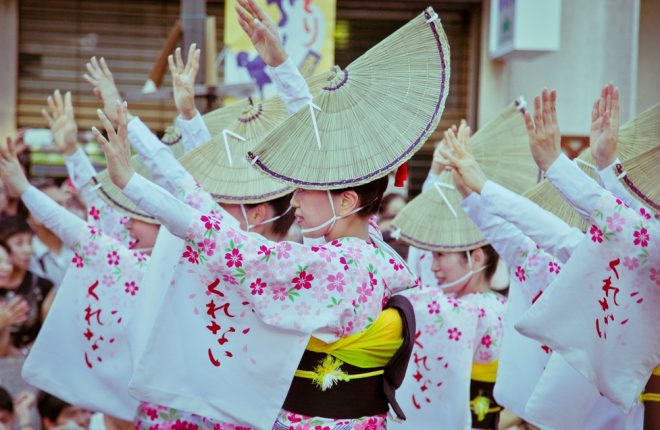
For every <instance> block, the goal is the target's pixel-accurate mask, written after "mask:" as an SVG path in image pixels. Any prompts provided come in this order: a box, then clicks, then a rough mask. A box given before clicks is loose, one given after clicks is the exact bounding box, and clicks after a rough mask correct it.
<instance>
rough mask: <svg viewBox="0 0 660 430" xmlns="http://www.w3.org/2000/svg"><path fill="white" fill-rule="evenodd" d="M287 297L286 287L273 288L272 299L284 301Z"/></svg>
mask: <svg viewBox="0 0 660 430" xmlns="http://www.w3.org/2000/svg"><path fill="white" fill-rule="evenodd" d="M287 297H289V292H288V291H287V289H286V288H284V287H280V288H275V289H274V290H273V300H279V301H282V302H283V301H285V300H286V298H287Z"/></svg>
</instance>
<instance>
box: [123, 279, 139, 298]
mask: <svg viewBox="0 0 660 430" xmlns="http://www.w3.org/2000/svg"><path fill="white" fill-rule="evenodd" d="M124 287H126V288H125V289H124V291H126V292H127V293H128V294H130V295H131V296H134V295H135V293H137V292H138V290H139V289H140V287H138V286H137V284H136V283H135V281H130V282H124Z"/></svg>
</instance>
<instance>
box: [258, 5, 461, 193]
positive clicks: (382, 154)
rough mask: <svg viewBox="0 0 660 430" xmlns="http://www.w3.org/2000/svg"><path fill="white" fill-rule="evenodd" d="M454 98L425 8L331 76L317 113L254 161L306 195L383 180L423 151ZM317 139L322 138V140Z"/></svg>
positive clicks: (298, 118)
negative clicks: (304, 190)
mask: <svg viewBox="0 0 660 430" xmlns="http://www.w3.org/2000/svg"><path fill="white" fill-rule="evenodd" d="M448 90H449V45H448V44H447V39H446V36H445V33H444V31H443V29H442V26H441V25H440V20H439V19H438V17H437V14H435V12H434V11H433V9H432V8H427V9H426V10H425V11H424V12H423V13H422V14H420V15H419V16H417V17H416V18H414V19H413V20H412V21H410V22H409V23H408V24H406V25H405V26H403V27H402V28H401V29H399V30H398V31H396V32H395V33H394V34H392V35H390V36H389V37H388V38H386V39H385V40H383V41H382V42H380V43H379V44H378V45H376V46H374V47H373V48H371V49H370V50H369V51H368V52H367V53H365V54H364V55H362V56H361V57H360V58H358V59H357V60H355V61H354V62H353V63H351V64H350V65H349V66H348V67H347V68H346V69H345V70H340V69H339V68H338V67H335V68H334V76H333V77H332V79H331V80H330V82H328V83H327V85H326V86H325V87H324V88H323V89H322V90H321V91H320V93H319V94H318V95H316V96H315V97H314V100H313V102H314V104H315V105H316V107H318V109H316V108H315V107H313V106H310V107H309V108H305V109H302V110H301V111H299V112H297V113H296V114H294V115H292V116H291V117H290V118H288V119H287V120H286V121H284V122H283V123H282V124H280V126H278V127H277V128H276V129H274V130H273V131H272V132H271V133H269V134H268V135H267V136H265V137H263V138H262V139H261V140H260V142H258V144H257V147H256V148H255V149H254V150H253V151H252V152H251V153H250V154H249V157H250V159H251V160H252V162H253V163H254V164H255V166H257V167H258V168H259V169H260V170H262V171H264V172H265V173H266V174H268V175H269V176H272V177H274V178H276V179H279V180H281V181H283V182H285V183H287V184H289V185H291V186H294V187H298V188H307V189H323V190H327V189H339V188H345V187H351V186H357V185H361V184H365V183H367V182H371V181H373V180H375V179H378V178H380V177H382V176H385V175H386V174H387V173H389V172H390V171H391V170H393V169H395V168H397V167H398V166H399V165H401V164H402V163H404V162H405V161H406V160H408V159H409V158H410V157H412V156H413V154H414V153H415V152H416V151H417V150H418V149H420V148H421V147H422V145H423V144H424V142H425V141H426V139H427V138H428V137H429V136H430V135H431V133H433V131H434V130H435V128H436V127H437V125H438V122H439V120H440V116H441V115H442V111H443V109H444V104H445V99H446V97H447V92H448ZM317 132H318V134H317Z"/></svg>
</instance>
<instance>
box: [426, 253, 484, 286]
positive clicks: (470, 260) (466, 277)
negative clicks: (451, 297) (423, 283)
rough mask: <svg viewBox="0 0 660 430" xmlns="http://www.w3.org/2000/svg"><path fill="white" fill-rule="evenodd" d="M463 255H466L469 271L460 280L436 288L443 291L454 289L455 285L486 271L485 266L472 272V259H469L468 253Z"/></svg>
mask: <svg viewBox="0 0 660 430" xmlns="http://www.w3.org/2000/svg"><path fill="white" fill-rule="evenodd" d="M465 254H466V255H467V260H468V267H469V268H470V270H469V271H468V272H467V273H466V274H465V275H463V276H461V277H460V278H458V279H456V280H455V281H451V282H446V283H444V284H442V285H438V288H440V289H443V290H444V289H447V288H451V287H455V286H456V285H459V284H461V283H462V282H465V281H466V280H469V279H470V278H471V277H472V276H473V275H475V274H477V273H479V272H483V271H484V270H486V266H484V267H482V268H481V269H479V270H476V271H475V270H472V257H470V251H465Z"/></svg>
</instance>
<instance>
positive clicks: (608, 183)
mask: <svg viewBox="0 0 660 430" xmlns="http://www.w3.org/2000/svg"><path fill="white" fill-rule="evenodd" d="M617 164H621V160H619V159H618V158H617V159H616V161H614V163H612V164H610V165H609V166H607V167H606V168H604V169H603V170H599V171H598V178H599V179H600V181H601V183H602V184H603V187H605V189H606V190H608V191H610V192H611V193H612V194H614V195H615V196H617V197H618V198H620V199H621V200H623V202H624V203H625V204H627V205H628V206H630V207H631V208H633V209H635V210H637V211H639V210H640V209H641V208H643V207H644V205H642V204H641V203H640V202H639V200H637V199H636V198H634V197H633V196H632V195H630V192H629V191H628V190H627V189H626V187H624V186H623V184H621V179H620V178H619V175H617V173H616V171H615V170H614V167H615V166H616V165H617ZM647 210H648V209H647Z"/></svg>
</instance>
